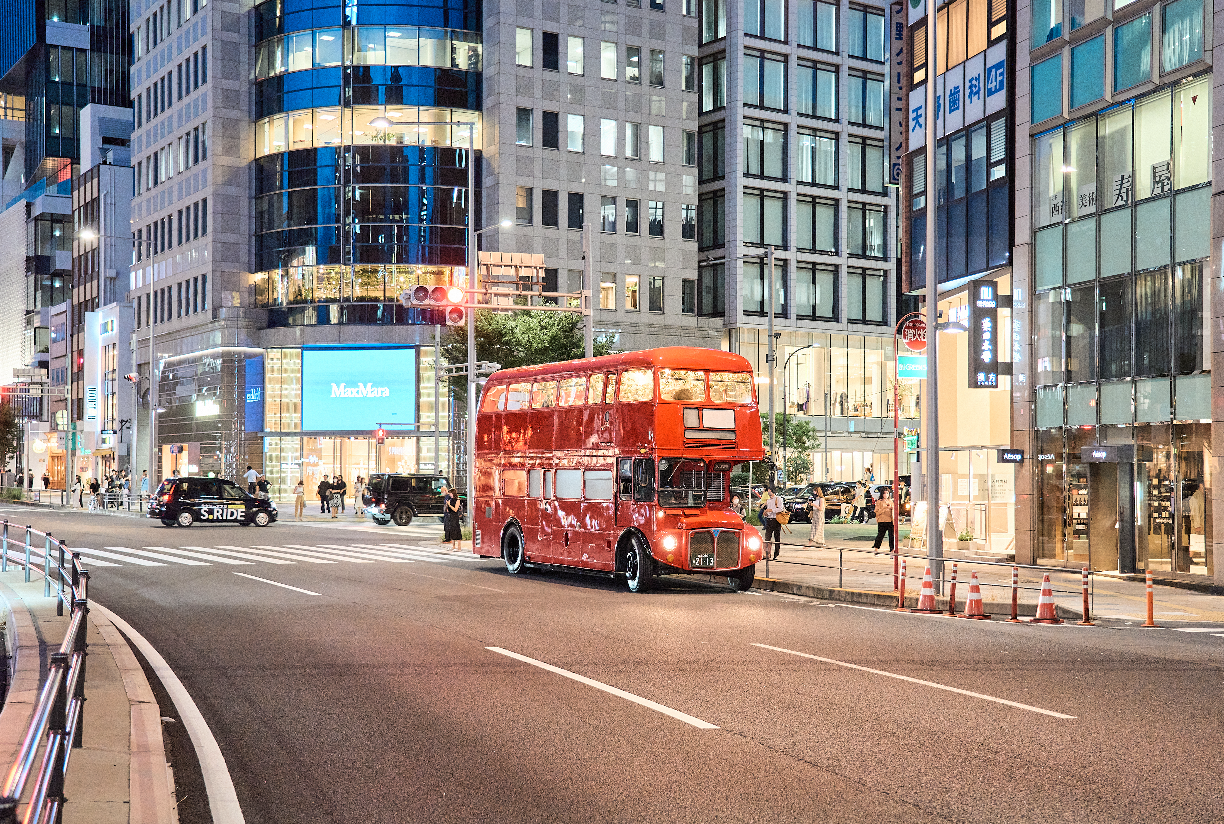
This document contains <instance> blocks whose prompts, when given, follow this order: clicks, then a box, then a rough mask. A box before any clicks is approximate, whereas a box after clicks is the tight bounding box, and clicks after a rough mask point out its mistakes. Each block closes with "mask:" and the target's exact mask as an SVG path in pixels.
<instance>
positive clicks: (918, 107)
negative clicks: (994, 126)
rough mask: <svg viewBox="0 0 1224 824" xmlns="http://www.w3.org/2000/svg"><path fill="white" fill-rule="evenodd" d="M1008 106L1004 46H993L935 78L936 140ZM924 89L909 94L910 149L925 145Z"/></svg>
mask: <svg viewBox="0 0 1224 824" xmlns="http://www.w3.org/2000/svg"><path fill="white" fill-rule="evenodd" d="M1006 105H1007V44H1006V43H996V44H995V45H993V46H991V47H990V48H989V49H987V50H986V51H984V52H980V53H978V54H976V55H974V56H973V57H970V58H969V59H968V60H966V61H965V62H964V63H960V64H957V65H956V66H953V67H952V68H951V69H949V70H948V71H947V72H945V73H944V74H941V75H939V77H937V78H935V131H936V134H938V136H939V137H943V136H944V135H945V134H951V133H953V132H956V131H959V130H960V129H962V128H964V127H966V126H972V125H973V124H974V123H977V122H978V121H979V120H983V119H985V118H986V117H989V116H990V115H992V114H994V113H995V112H998V111H1002V110H1003V108H1004V107H1005V106H1006ZM925 109H926V85H925V84H923V85H922V86H919V87H918V88H916V89H911V90H910V97H909V117H908V118H907V123H906V126H905V130H906V133H907V134H908V135H909V149H910V151H913V150H914V149H917V148H918V147H920V146H922V145H924V144H925V143H926V140H925V133H924V130H925V129H926V111H925Z"/></svg>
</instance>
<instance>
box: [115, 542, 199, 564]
mask: <svg viewBox="0 0 1224 824" xmlns="http://www.w3.org/2000/svg"><path fill="white" fill-rule="evenodd" d="M107 549H111V550H115V551H116V552H130V553H132V554H134V555H143V556H144V557H146V558H156V559H157V560H159V561H169V562H170V563H172V564H183V565H184V566H211V564H209V563H207V562H206V561H193V560H191V559H190V558H175V557H174V556H173V555H159V554H158V553H156V552H149V551H148V550H144V549H134V548H132V547H130V546H108V547H107Z"/></svg>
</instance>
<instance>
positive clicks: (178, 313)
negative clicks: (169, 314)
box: [174, 283, 183, 318]
mask: <svg viewBox="0 0 1224 824" xmlns="http://www.w3.org/2000/svg"><path fill="white" fill-rule="evenodd" d="M174 316H175V317H176V318H181V317H182V316H183V284H182V283H177V284H175V289H174Z"/></svg>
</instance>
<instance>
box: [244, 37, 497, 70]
mask: <svg viewBox="0 0 1224 824" xmlns="http://www.w3.org/2000/svg"><path fill="white" fill-rule="evenodd" d="M480 39H481V38H480V34H479V32H472V31H464V30H462V29H432V28H422V27H417V26H358V27H356V28H349V29H339V28H330V29H315V30H313V31H304V32H298V33H295V34H286V35H281V36H279V37H273V38H272V39H270V40H265V41H264V42H262V43H260V44H259V45H258V46H256V47H255V79H256V80H265V79H267V78H269V77H274V76H275V75H278V74H285V73H286V72H297V71H304V70H306V69H322V68H328V67H332V66H342V65H345V64H348V65H353V66H432V67H434V68H438V69H459V70H460V71H466V72H478V71H480V69H481V50H482V47H481V45H480ZM346 54H349V55H352V59H351V60H348V61H346V60H344V55H346Z"/></svg>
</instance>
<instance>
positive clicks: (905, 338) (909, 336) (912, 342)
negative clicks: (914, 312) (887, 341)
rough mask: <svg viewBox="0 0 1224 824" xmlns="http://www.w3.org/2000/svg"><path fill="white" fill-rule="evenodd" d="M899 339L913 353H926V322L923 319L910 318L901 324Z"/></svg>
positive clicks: (898, 332) (898, 333)
mask: <svg viewBox="0 0 1224 824" xmlns="http://www.w3.org/2000/svg"><path fill="white" fill-rule="evenodd" d="M897 337H898V338H900V340H901V343H902V344H904V345H905V348H906V349H908V350H910V351H911V352H925V351H926V345H927V327H926V321H924V320H923V319H922V318H910V319H909V320H907V321H905V322H904V323H902V324H901V327H900V328H899V329H898V330H897Z"/></svg>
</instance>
